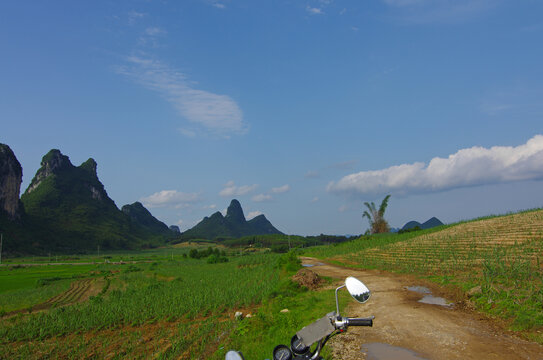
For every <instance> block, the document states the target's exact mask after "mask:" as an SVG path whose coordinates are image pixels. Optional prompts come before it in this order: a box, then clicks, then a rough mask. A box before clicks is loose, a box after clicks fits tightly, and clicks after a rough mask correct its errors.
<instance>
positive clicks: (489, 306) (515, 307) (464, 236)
mask: <svg viewBox="0 0 543 360" xmlns="http://www.w3.org/2000/svg"><path fill="white" fill-rule="evenodd" d="M306 254H308V255H309V256H314V257H318V258H322V259H328V260H330V261H332V262H335V263H338V264H343V265H348V266H353V267H361V268H368V269H383V270H389V271H397V272H402V273H413V274H418V275H422V276H426V277H428V278H430V279H432V280H434V281H436V282H439V283H440V284H449V285H453V286H456V287H458V288H460V289H461V290H462V291H464V292H466V293H468V292H470V291H471V292H472V295H471V299H470V300H471V301H472V302H473V303H474V304H475V305H476V307H477V308H478V309H480V310H482V311H484V312H486V313H488V314H491V315H493V316H497V317H500V318H502V319H504V320H506V321H508V322H509V324H510V327H511V328H512V329H513V330H519V331H524V332H525V334H526V335H527V336H528V337H530V338H532V339H534V340H536V341H538V342H540V343H543V336H542V335H541V330H542V329H543V210H533V211H526V212H522V213H518V214H511V215H506V216H497V217H489V218H485V219H479V220H477V221H471V222H463V223H459V224H456V225H453V226H443V227H440V228H437V229H431V230H426V231H422V232H413V233H406V234H402V235H396V234H386V235H379V236H371V237H367V238H361V239H359V240H356V241H353V242H349V243H344V244H339V245H337V246H332V247H320V248H315V249H308V250H307V252H306Z"/></svg>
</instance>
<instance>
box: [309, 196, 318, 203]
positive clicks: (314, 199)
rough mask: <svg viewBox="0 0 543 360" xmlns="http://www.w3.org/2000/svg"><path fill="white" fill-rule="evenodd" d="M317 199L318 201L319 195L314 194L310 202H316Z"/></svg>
mask: <svg viewBox="0 0 543 360" xmlns="http://www.w3.org/2000/svg"><path fill="white" fill-rule="evenodd" d="M317 201H319V197H318V196H315V197H314V198H313V199H311V202H312V203H315V202H317Z"/></svg>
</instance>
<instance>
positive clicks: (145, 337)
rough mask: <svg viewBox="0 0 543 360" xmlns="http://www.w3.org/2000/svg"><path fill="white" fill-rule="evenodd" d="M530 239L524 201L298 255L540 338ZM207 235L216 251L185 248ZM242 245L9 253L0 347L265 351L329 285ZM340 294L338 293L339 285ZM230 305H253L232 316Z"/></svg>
mask: <svg viewBox="0 0 543 360" xmlns="http://www.w3.org/2000/svg"><path fill="white" fill-rule="evenodd" d="M542 242H543V211H542V210H536V211H528V212H522V213H518V214H512V215H507V216H499V217H489V218H485V219H478V220H476V221H469V222H463V223H459V224H453V225H448V226H442V227H440V228H434V229H430V230H423V231H417V232H410V233H404V234H400V235H398V234H386V235H374V236H366V237H361V238H360V239H357V240H354V241H347V242H342V243H338V244H334V245H330V246H317V247H313V248H308V249H304V255H306V256H312V257H315V258H319V259H322V260H326V261H327V262H329V263H335V264H338V265H343V266H348V267H351V268H361V269H370V270H371V269H378V270H380V271H381V270H386V271H389V272H391V273H402V274H409V276H416V277H418V278H424V279H425V280H426V281H431V282H434V283H437V284H439V285H440V286H444V287H445V288H448V289H453V290H454V291H455V292H456V293H457V294H459V295H458V298H457V299H455V300H457V301H458V302H459V303H465V304H467V303H469V304H472V306H475V308H476V309H478V310H479V311H482V312H484V313H487V314H489V315H490V316H491V317H495V318H497V319H502V321H503V322H505V324H506V326H508V327H509V328H510V329H512V330H516V331H519V332H520V333H521V334H523V335H524V336H525V337H527V338H529V339H532V340H534V341H537V342H539V343H543V339H542V338H541V332H540V331H541V329H542V327H543V310H542V304H543V290H542V288H543V286H542V285H543V267H542V260H543V259H542V258H541V257H542V252H541V246H542ZM210 245H211V246H214V247H216V248H217V250H214V251H215V252H216V253H218V252H219V249H220V252H221V254H226V258H227V259H226V260H227V261H226V262H210V261H209V260H210V258H211V256H210V257H207V258H206V257H202V258H191V256H190V253H191V252H195V251H196V250H199V252H198V253H202V254H204V253H206V251H209V249H208V247H209V246H210ZM225 250H226V252H225ZM250 250H251V252H250V253H246V252H243V251H241V248H235V249H228V248H225V247H223V246H222V245H220V244H218V245H217V244H212V243H205V244H198V243H190V244H189V243H183V244H178V245H175V246H174V247H170V248H161V249H150V250H147V251H140V252H129V253H113V252H112V253H107V254H101V255H98V254H96V255H84V256H65V257H59V258H56V257H55V258H53V257H54V256H51V257H44V258H19V259H9V263H10V266H4V267H0V313H1V315H2V318H1V320H0V339H1V340H0V351H2V354H4V355H5V356H7V357H8V358H20V359H33V358H48V357H50V358H93V357H94V358H111V359H113V358H126V357H129V358H149V357H157V358H163V359H169V358H174V359H179V358H181V359H191V358H193V359H197V358H209V359H222V358H224V353H225V352H226V351H227V350H228V349H231V348H235V349H240V350H242V351H243V352H244V353H245V355H246V356H247V357H248V358H255V359H258V358H266V357H269V356H270V351H271V349H273V347H274V346H275V345H276V344H279V343H286V342H288V341H289V339H290V336H291V335H292V334H293V333H295V332H296V331H297V330H299V329H300V328H301V327H303V326H305V325H307V324H308V323H309V322H311V321H313V320H314V319H316V318H319V317H320V316H322V314H325V313H327V312H329V311H330V310H331V309H333V308H334V294H333V290H330V288H331V287H330V286H325V287H324V289H328V290H323V289H321V290H320V291H305V290H304V289H303V288H300V287H299V286H297V285H296V284H295V283H293V282H292V281H291V280H290V277H291V275H292V274H293V273H294V272H295V271H296V270H297V269H298V268H299V267H300V265H299V262H298V261H297V260H296V256H295V255H294V253H288V254H283V255H280V254H275V253H271V252H259V251H253V250H255V249H253V248H250ZM298 254H299V253H298ZM221 256H222V255H221ZM214 259H217V258H216V257H215V258H214ZM49 261H51V263H55V261H56V262H57V263H56V265H47V264H48V262H49ZM60 262H65V263H71V264H72V265H70V264H59V263H60ZM16 263H19V264H23V265H26V266H23V265H17V264H16ZM31 264H38V265H34V266H28V265H31ZM39 264H41V265H39ZM402 276H403V275H402ZM330 281H331V280H330ZM453 290H451V291H453ZM468 292H469V293H470V296H469V297H467V296H466V295H465V294H467V293H468ZM340 301H341V302H342V303H343V304H345V303H346V302H347V301H348V297H347V298H346V297H345V296H344V294H340ZM284 308H288V309H289V312H288V313H281V312H280V310H282V309H284ZM236 311H241V312H243V313H244V314H248V313H251V314H253V317H251V318H246V319H243V320H237V319H235V318H234V316H233V314H234V312H236Z"/></svg>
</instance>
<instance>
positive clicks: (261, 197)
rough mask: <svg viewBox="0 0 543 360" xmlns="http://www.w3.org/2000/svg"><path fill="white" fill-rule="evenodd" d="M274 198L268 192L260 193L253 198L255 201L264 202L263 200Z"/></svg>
mask: <svg viewBox="0 0 543 360" xmlns="http://www.w3.org/2000/svg"><path fill="white" fill-rule="evenodd" d="M271 199H272V196H271V195H268V194H258V195H255V196H253V197H252V198H251V200H253V201H254V202H263V201H270V200H271Z"/></svg>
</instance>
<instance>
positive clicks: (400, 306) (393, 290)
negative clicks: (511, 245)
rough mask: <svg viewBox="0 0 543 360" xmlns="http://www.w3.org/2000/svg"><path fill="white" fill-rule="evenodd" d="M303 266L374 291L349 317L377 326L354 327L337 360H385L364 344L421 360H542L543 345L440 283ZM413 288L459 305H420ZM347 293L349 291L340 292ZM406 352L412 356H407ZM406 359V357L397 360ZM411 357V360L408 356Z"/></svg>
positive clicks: (337, 340) (334, 345)
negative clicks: (506, 326) (393, 349)
mask: <svg viewBox="0 0 543 360" xmlns="http://www.w3.org/2000/svg"><path fill="white" fill-rule="evenodd" d="M302 261H303V264H304V265H311V264H313V266H312V267H311V270H312V271H314V272H315V273H317V274H318V275H320V276H328V277H332V278H336V279H338V284H337V286H339V285H341V284H342V281H343V280H344V279H345V278H346V277H348V276H354V277H356V278H358V279H360V280H361V281H362V282H364V283H365V284H366V285H367V287H368V288H369V289H370V290H371V293H372V295H371V298H370V299H369V301H368V302H367V303H365V304H359V303H357V302H355V301H354V300H353V301H351V302H349V305H348V306H347V308H345V309H340V312H341V313H342V315H344V316H349V317H367V316H371V315H374V316H375V319H374V322H373V327H350V328H349V330H348V332H347V333H345V334H340V335H338V336H336V337H334V338H333V339H332V340H330V342H329V346H330V347H331V349H332V352H333V354H334V357H335V358H337V359H344V360H354V359H380V360H383V359H385V358H387V359H388V357H377V355H374V356H371V357H369V356H368V355H367V354H366V353H364V352H363V351H362V350H361V349H362V345H364V344H376V343H377V344H383V345H384V346H387V345H386V344H388V345H390V346H393V347H400V348H403V349H406V350H410V352H409V353H410V354H417V356H418V358H419V359H542V360H543V346H541V345H539V344H537V343H533V342H529V341H526V340H523V339H520V338H519V337H517V336H515V334H513V333H510V332H508V331H506V330H505V329H504V326H503V324H501V323H499V322H498V321H497V320H492V319H489V318H487V317H485V316H484V315H482V314H479V313H477V312H475V311H474V310H473V309H471V307H470V306H469V302H465V301H458V300H461V298H460V297H459V296H458V295H456V296H455V294H452V293H448V292H447V290H446V289H441V288H439V287H438V286H436V285H435V284H432V283H428V282H425V281H423V280H420V279H416V278H414V277H409V276H404V275H397V274H390V273H387V272H382V271H377V270H358V269H357V270H353V269H348V268H343V267H339V266H334V265H329V264H323V263H322V262H321V260H317V259H312V258H302ZM408 286H425V287H427V288H429V289H430V290H431V291H432V293H433V294H434V295H435V296H443V297H445V298H447V300H452V301H453V302H455V304H454V305H453V306H440V305H432V304H425V303H421V302H419V300H420V299H421V298H422V297H423V296H424V294H421V293H417V292H414V291H409V290H407V287H408ZM340 291H344V290H340ZM406 353H407V352H406ZM393 358H395V359H402V358H403V357H393ZM407 358H412V357H405V359H407Z"/></svg>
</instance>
